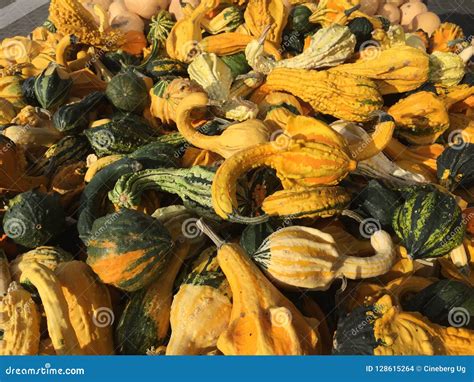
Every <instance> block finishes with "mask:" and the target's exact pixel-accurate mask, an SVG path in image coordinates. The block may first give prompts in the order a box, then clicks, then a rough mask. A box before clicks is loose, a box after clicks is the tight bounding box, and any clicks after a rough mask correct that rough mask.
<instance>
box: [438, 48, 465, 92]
mask: <svg viewBox="0 0 474 382" xmlns="http://www.w3.org/2000/svg"><path fill="white" fill-rule="evenodd" d="M465 73H466V65H465V63H464V61H463V59H462V58H461V57H460V56H459V55H458V54H456V53H451V52H433V53H431V54H430V82H432V83H434V84H437V85H442V86H446V87H450V86H456V85H458V84H459V83H460V82H461V80H462V79H463V77H464V74H465Z"/></svg>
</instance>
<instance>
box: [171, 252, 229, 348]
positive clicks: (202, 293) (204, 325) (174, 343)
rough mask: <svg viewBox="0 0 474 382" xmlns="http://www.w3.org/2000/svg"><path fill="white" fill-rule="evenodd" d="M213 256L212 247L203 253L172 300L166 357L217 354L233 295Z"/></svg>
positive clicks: (214, 253) (227, 322)
mask: <svg viewBox="0 0 474 382" xmlns="http://www.w3.org/2000/svg"><path fill="white" fill-rule="evenodd" d="M216 254H217V251H216V249H215V248H213V247H211V248H207V249H206V250H204V251H203V252H202V253H201V255H200V256H199V257H198V259H196V261H195V262H194V263H193V265H192V270H191V272H190V273H189V275H188V276H187V277H186V279H185V280H184V282H183V283H182V284H181V286H180V288H179V291H178V293H176V295H175V296H174V297H173V304H172V305H171V317H170V318H171V337H170V340H169V343H168V346H167V347H166V354H168V355H199V354H207V353H209V352H210V351H215V350H217V339H218V338H219V336H220V335H221V333H222V332H223V331H224V330H225V329H226V328H227V326H228V324H229V318H230V312H231V309H232V303H231V297H232V292H231V291H230V287H229V283H228V281H227V279H226V278H225V276H224V274H223V273H222V271H221V269H220V267H219V263H218V262H217V257H216Z"/></svg>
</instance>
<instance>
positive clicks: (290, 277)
mask: <svg viewBox="0 0 474 382" xmlns="http://www.w3.org/2000/svg"><path fill="white" fill-rule="evenodd" d="M370 240H371V245H372V247H373V249H374V252H375V255H373V256H370V257H357V256H347V255H343V254H341V253H339V251H338V250H337V247H336V242H335V240H334V238H333V237H332V236H331V235H330V234H327V233H324V232H322V231H320V230H318V229H315V228H309V227H304V226H292V227H285V228H282V229H280V230H278V231H276V232H274V233H272V234H271V235H270V236H268V237H267V238H266V239H265V241H264V242H263V243H262V245H261V246H260V248H259V249H258V250H257V251H256V252H255V253H254V254H253V255H252V258H253V259H254V260H255V261H256V262H257V263H258V264H259V265H260V267H261V268H262V269H263V270H264V272H265V274H266V275H267V276H268V277H270V278H271V279H272V280H273V281H274V282H276V283H277V284H278V285H280V286H282V287H284V288H289V289H294V288H305V289H312V290H327V289H328V288H329V287H330V286H331V284H332V282H333V281H334V280H335V279H336V278H340V277H347V278H349V279H352V280H355V279H363V278H369V277H376V276H380V275H383V274H384V273H386V272H387V271H388V270H389V269H390V268H391V266H392V263H393V261H394V259H395V251H394V248H393V243H392V239H391V238H390V235H389V234H388V233H386V232H385V231H378V232H376V233H374V234H373V235H372V236H371V238H370Z"/></svg>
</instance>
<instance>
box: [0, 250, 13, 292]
mask: <svg viewBox="0 0 474 382" xmlns="http://www.w3.org/2000/svg"><path fill="white" fill-rule="evenodd" d="M10 282H11V276H10V270H9V268H8V259H7V256H6V255H5V252H4V251H3V249H0V297H1V296H4V295H6V294H7V291H8V286H9V285H10Z"/></svg>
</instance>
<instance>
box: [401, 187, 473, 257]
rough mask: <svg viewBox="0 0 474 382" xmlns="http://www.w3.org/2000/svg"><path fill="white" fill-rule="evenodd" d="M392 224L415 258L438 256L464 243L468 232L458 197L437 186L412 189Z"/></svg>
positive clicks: (410, 254)
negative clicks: (444, 191) (440, 189)
mask: <svg viewBox="0 0 474 382" xmlns="http://www.w3.org/2000/svg"><path fill="white" fill-rule="evenodd" d="M392 224H393V228H394V230H395V232H396V234H397V236H398V237H399V238H400V239H401V241H402V243H403V245H404V246H405V248H406V249H407V251H408V255H409V256H410V257H411V258H414V259H424V258H432V257H439V256H444V255H446V254H448V253H449V252H450V251H451V250H452V249H454V248H456V247H457V246H459V245H461V244H462V240H463V237H464V233H465V230H466V228H465V224H464V222H463V218H462V213H461V209H460V208H459V206H458V205H457V203H456V200H455V199H454V198H453V197H452V196H450V195H448V194H446V193H443V192H441V191H439V190H437V189H426V188H423V189H419V190H416V189H415V190H412V192H411V193H410V194H409V195H408V197H407V199H406V200H405V203H404V204H403V205H401V206H400V207H398V208H397V209H396V210H395V214H394V216H393V222H392Z"/></svg>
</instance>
